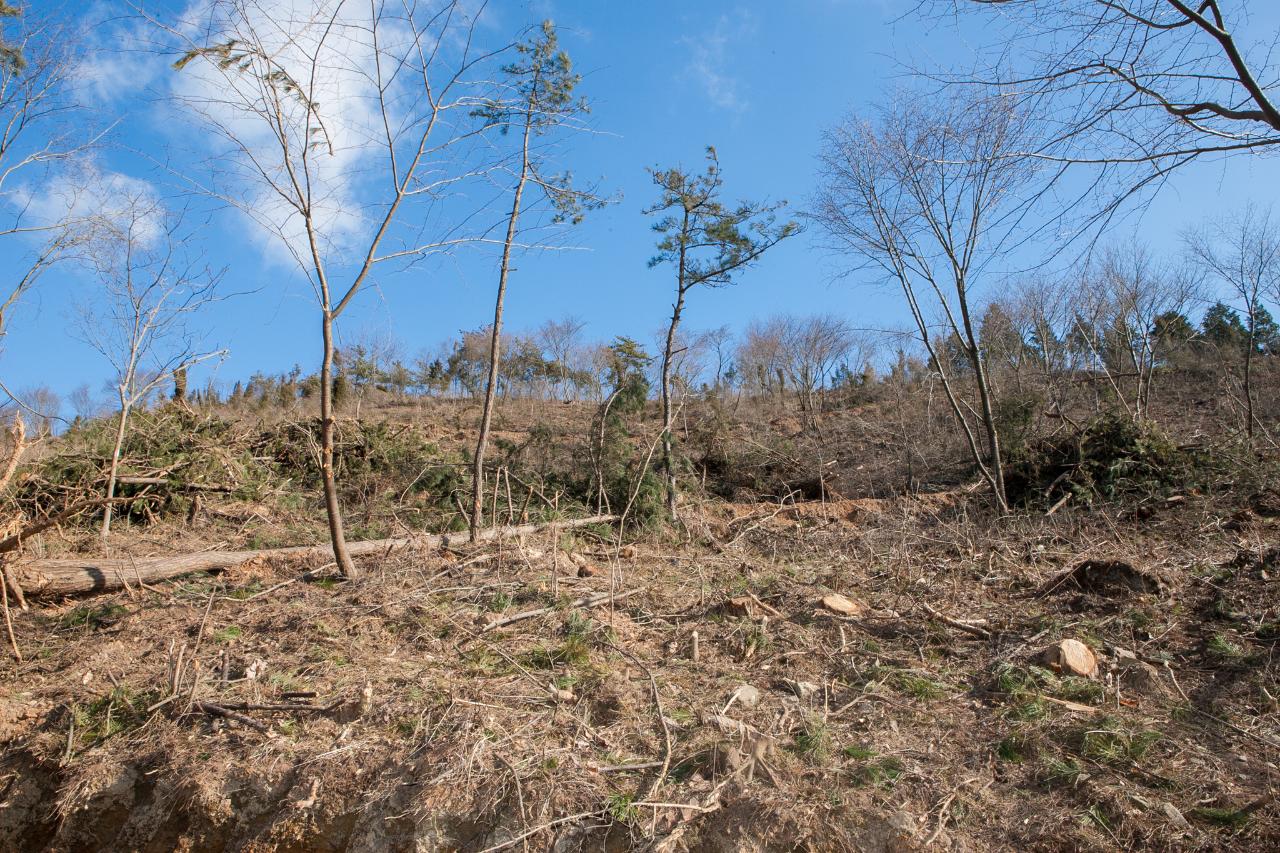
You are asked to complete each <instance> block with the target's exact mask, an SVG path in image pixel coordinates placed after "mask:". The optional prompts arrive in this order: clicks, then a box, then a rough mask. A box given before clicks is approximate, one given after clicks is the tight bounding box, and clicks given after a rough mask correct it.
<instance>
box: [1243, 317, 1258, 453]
mask: <svg viewBox="0 0 1280 853" xmlns="http://www.w3.org/2000/svg"><path fill="white" fill-rule="evenodd" d="M1257 317H1258V311H1257V308H1256V307H1255V306H1253V305H1251V306H1250V307H1249V340H1248V342H1247V343H1248V346H1247V347H1246V349H1245V351H1244V377H1243V379H1244V382H1243V384H1244V417H1245V427H1244V434H1245V438H1246V439H1247V441H1248V443H1249V447H1250V448H1252V447H1253V351H1254V347H1255V345H1256V344H1255V343H1254V341H1255V337H1254V336H1255V335H1256V334H1257V328H1258V325H1257Z"/></svg>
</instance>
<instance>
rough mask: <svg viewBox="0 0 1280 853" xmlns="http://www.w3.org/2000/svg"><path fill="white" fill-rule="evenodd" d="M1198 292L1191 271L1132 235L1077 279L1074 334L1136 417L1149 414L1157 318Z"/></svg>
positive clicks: (1197, 282)
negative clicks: (1156, 254) (1156, 253)
mask: <svg viewBox="0 0 1280 853" xmlns="http://www.w3.org/2000/svg"><path fill="white" fill-rule="evenodd" d="M1199 294H1200V279H1199V278H1198V277H1197V276H1196V275H1195V273H1194V270H1192V269H1190V268H1188V267H1187V266H1185V265H1183V264H1179V263H1177V262H1176V261H1161V260H1157V259H1156V258H1155V257H1154V256H1153V255H1152V253H1151V250H1150V249H1148V248H1147V247H1146V246H1144V245H1143V244H1141V243H1139V242H1137V241H1136V240H1135V241H1130V242H1128V243H1123V244H1118V245H1113V246H1110V247H1107V248H1106V249H1104V251H1103V252H1102V254H1101V256H1100V258H1099V259H1098V260H1097V261H1096V262H1095V263H1093V264H1092V265H1091V266H1090V267H1089V269H1087V270H1086V272H1085V274H1084V276H1083V277H1082V280H1081V281H1080V282H1079V283H1078V286H1077V291H1076V297H1075V300H1074V302H1075V306H1076V308H1075V312H1074V319H1073V327H1074V328H1073V329H1072V332H1073V335H1074V337H1075V338H1076V340H1078V341H1082V342H1083V344H1084V346H1085V347H1087V348H1088V351H1089V354H1090V355H1091V356H1092V359H1091V361H1092V365H1093V368H1094V369H1095V370H1097V371H1100V372H1102V373H1103V375H1104V376H1105V377H1106V379H1107V381H1108V383H1109V384H1110V385H1111V388H1112V390H1113V391H1114V392H1115V394H1116V396H1117V398H1118V399H1119V401H1120V403H1121V404H1122V405H1123V406H1124V408H1125V410H1126V411H1127V412H1128V413H1129V415H1130V416H1131V417H1132V418H1133V419H1134V420H1135V421H1142V420H1146V419H1147V418H1148V417H1149V416H1150V407H1151V397H1152V392H1153V388H1154V384H1155V378H1156V367H1157V366H1158V357H1157V355H1158V346H1157V344H1158V335H1159V331H1160V324H1159V319H1160V318H1161V317H1163V316H1167V315H1171V314H1182V313H1185V312H1186V311H1187V309H1188V308H1189V307H1190V306H1191V305H1192V304H1194V302H1195V301H1196V300H1197V299H1198V298H1199ZM1126 380H1132V381H1126ZM1126 388H1132V392H1131V393H1128V392H1126V390H1125V389H1126Z"/></svg>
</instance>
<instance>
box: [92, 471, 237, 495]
mask: <svg viewBox="0 0 1280 853" xmlns="http://www.w3.org/2000/svg"><path fill="white" fill-rule="evenodd" d="M116 482H117V483H119V484H120V485H123V486H158V487H160V488H164V489H173V490H174V491H175V492H222V493H224V494H227V493H230V492H234V491H235V490H236V487H235V486H226V485H218V484H210V483H183V482H180V481H178V480H170V479H169V478H167V477H134V476H129V475H126V476H123V477H116Z"/></svg>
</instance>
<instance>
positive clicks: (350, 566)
mask: <svg viewBox="0 0 1280 853" xmlns="http://www.w3.org/2000/svg"><path fill="white" fill-rule="evenodd" d="M326 301H327V300H326ZM321 316H322V321H321V338H322V340H323V343H324V354H323V358H322V360H321V362H320V479H321V480H322V481H323V482H324V508H325V513H326V515H327V516H328V519H329V539H330V541H331V542H332V544H333V559H334V562H336V563H337V564H338V571H340V572H342V574H343V576H344V577H347V578H350V579H352V580H355V579H357V578H359V577H360V570H359V569H357V568H356V564H355V563H354V562H352V560H351V552H350V549H348V548H347V535H346V532H345V530H344V528H343V524H342V507H341V506H340V505H339V503H338V482H337V478H336V476H335V475H334V470H333V441H334V426H335V418H334V413H333V312H332V311H330V310H329V306H328V305H327V304H326V305H325V306H323V308H322V314H321Z"/></svg>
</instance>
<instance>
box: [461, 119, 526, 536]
mask: <svg viewBox="0 0 1280 853" xmlns="http://www.w3.org/2000/svg"><path fill="white" fill-rule="evenodd" d="M532 120H533V116H532V111H530V112H529V113H526V114H525V125H524V146H523V149H522V150H523V153H522V159H521V162H520V180H519V181H518V182H517V183H516V192H515V198H514V199H513V200H512V202H511V215H510V216H509V217H508V219H507V237H506V240H505V241H504V242H503V244H502V266H501V268H500V269H499V270H498V297H497V299H495V300H494V304H493V333H492V335H491V336H490V338H489V378H488V381H487V382H486V384H485V389H484V408H483V410H482V411H481V414H480V435H479V436H478V437H477V438H476V452H475V458H474V459H473V460H472V462H471V521H470V525H469V526H470V530H471V541H472V542H474V541H476V535H477V533H479V531H480V526H481V524H482V523H483V521H484V507H483V502H484V454H485V450H486V448H487V447H488V445H489V428H490V426H491V424H492V422H493V400H494V392H495V391H496V390H497V387H498V359H499V357H500V356H501V351H502V308H503V301H504V300H505V299H506V296H507V276H508V275H509V274H510V272H511V247H512V244H513V243H514V242H515V239H516V231H517V226H518V225H519V221H520V200H521V198H522V197H523V196H524V185H525V182H526V181H527V180H528V177H529V133H530V128H531V126H532ZM494 520H495V521H496V520H497V519H494Z"/></svg>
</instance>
